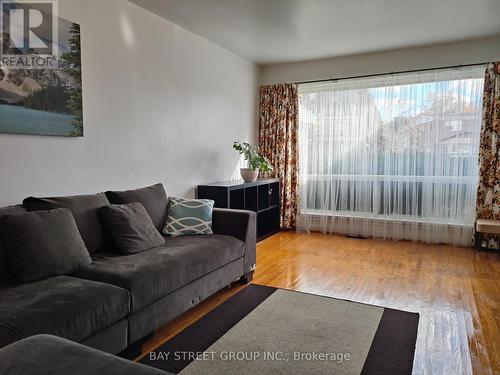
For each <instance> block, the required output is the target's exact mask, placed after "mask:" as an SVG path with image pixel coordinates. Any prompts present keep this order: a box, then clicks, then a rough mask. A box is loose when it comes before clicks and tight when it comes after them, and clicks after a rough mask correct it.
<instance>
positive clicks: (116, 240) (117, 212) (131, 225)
mask: <svg viewBox="0 0 500 375" xmlns="http://www.w3.org/2000/svg"><path fill="white" fill-rule="evenodd" d="M99 214H100V217H101V221H102V223H103V225H104V228H105V229H106V232H107V233H108V235H109V237H110V238H111V240H112V242H113V245H114V246H113V248H114V249H115V250H116V251H117V252H118V253H120V254H134V253H139V252H141V251H144V250H147V249H151V248H153V247H157V246H160V245H163V243H164V242H165V239H164V238H163V237H162V235H161V234H160V232H158V230H157V229H156V228H155V226H154V224H153V221H152V220H151V217H150V216H149V215H148V213H147V211H146V209H145V208H144V206H143V205H142V204H141V203H138V202H135V203H129V204H115V205H109V206H104V207H102V208H101V209H100V210H99Z"/></svg>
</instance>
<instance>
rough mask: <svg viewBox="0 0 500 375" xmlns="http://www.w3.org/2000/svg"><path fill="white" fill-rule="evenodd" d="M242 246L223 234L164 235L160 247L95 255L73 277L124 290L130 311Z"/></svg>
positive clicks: (217, 263)
mask: <svg viewBox="0 0 500 375" xmlns="http://www.w3.org/2000/svg"><path fill="white" fill-rule="evenodd" d="M244 246H245V245H244V243H243V242H241V241H240V240H238V239H236V238H234V237H231V236H224V235H199V236H192V237H191V236H190V237H175V238H166V241H165V244H163V245H162V246H159V247H156V248H153V249H149V250H145V251H143V252H141V253H138V254H132V255H117V254H113V253H111V252H109V253H99V254H95V255H94V256H93V262H92V264H91V265H89V266H86V267H83V268H81V269H80V270H79V271H78V272H77V273H75V274H74V276H76V277H81V278H85V279H91V280H97V281H101V282H105V283H109V284H113V285H116V286H119V287H122V288H124V289H127V290H128V291H130V295H131V298H132V305H131V310H132V312H134V311H138V310H140V309H142V308H143V307H145V306H147V305H149V304H151V303H153V302H155V301H157V300H159V299H161V298H162V297H165V296H167V295H168V294H170V293H172V292H173V291H175V290H177V289H179V288H181V287H183V286H185V285H187V284H189V283H190V282H192V281H194V280H196V279H198V278H200V277H202V276H204V275H206V274H208V273H210V272H212V271H215V270H216V269H217V268H219V267H222V266H224V265H226V264H228V263H230V262H232V261H234V260H236V259H238V258H241V257H242V256H243V253H244ZM242 272H243V270H242Z"/></svg>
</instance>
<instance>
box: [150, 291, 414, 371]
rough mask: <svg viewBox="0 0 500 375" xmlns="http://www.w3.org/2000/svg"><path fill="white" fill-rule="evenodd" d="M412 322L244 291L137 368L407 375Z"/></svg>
mask: <svg viewBox="0 0 500 375" xmlns="http://www.w3.org/2000/svg"><path fill="white" fill-rule="evenodd" d="M418 321H419V315H418V314H416V313H410V312H404V311H399V310H393V309H388V308H383V307H378V306H372V305H366V304H361V303H356V302H351V301H345V300H339V299H334V298H329V297H323V296H317V295H313V294H308V293H301V292H295V291H290V290H284V289H277V288H271V287H267V286H262V285H255V284H251V285H249V286H248V287H246V288H245V289H243V290H242V291H240V292H239V293H237V294H235V295H234V296H232V297H231V298H229V299H228V300H227V301H225V302H224V303H222V304H221V305H219V306H218V307H216V308H215V309H214V310H212V311H211V312H209V313H208V314H207V315H205V316H204V317H203V318H201V319H199V320H198V321H197V322H195V323H193V324H192V325H191V326H189V327H188V328H186V329H185V330H183V331H182V332H180V333H179V334H178V335H177V336H175V337H173V338H172V339H170V340H169V341H167V342H166V343H164V344H163V345H161V346H160V347H159V348H157V349H156V350H154V351H152V352H150V353H148V354H147V355H146V356H145V357H144V358H143V359H142V360H141V361H140V362H141V363H143V364H146V365H149V366H152V367H156V368H159V369H162V370H165V371H168V372H170V373H173V374H182V375H193V374H239V375H241V374H249V373H254V374H356V375H357V374H365V375H367V374H370V375H375V374H377V375H378V374H384V375H388V374H391V375H399V374H405V375H407V374H411V372H412V367H413V357H414V354H415V343H416V338H417V330H418Z"/></svg>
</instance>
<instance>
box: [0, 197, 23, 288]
mask: <svg viewBox="0 0 500 375" xmlns="http://www.w3.org/2000/svg"><path fill="white" fill-rule="evenodd" d="M24 212H26V210H25V209H24V208H23V206H7V207H1V208H0V218H1V217H2V216H3V215H12V214H22V213H24ZM12 278H14V274H13V272H12V267H11V264H10V259H9V253H8V252H7V249H4V248H2V244H1V243H0V281H4V280H10V279H12Z"/></svg>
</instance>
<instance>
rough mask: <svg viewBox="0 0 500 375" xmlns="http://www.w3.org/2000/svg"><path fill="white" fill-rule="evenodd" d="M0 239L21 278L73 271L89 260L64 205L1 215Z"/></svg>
mask: <svg viewBox="0 0 500 375" xmlns="http://www.w3.org/2000/svg"><path fill="white" fill-rule="evenodd" d="M0 243H1V244H2V246H3V248H4V249H6V250H7V252H8V253H9V258H10V262H11V266H12V270H13V272H14V274H15V275H16V278H17V279H19V280H20V281H22V282H29V281H35V280H41V279H46V278H48V277H51V276H58V275H66V274H69V273H72V272H74V271H76V270H78V268H80V267H81V266H85V265H89V264H90V263H92V260H91V259H90V255H89V252H88V251H87V248H86V247H85V244H84V243H83V240H82V237H81V236H80V233H79V232H78V228H77V227H76V223H75V219H74V218H73V215H72V214H71V211H69V210H68V209H66V208H59V209H56V210H50V211H36V212H25V213H22V214H14V215H4V216H3V217H1V218H0Z"/></svg>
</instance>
